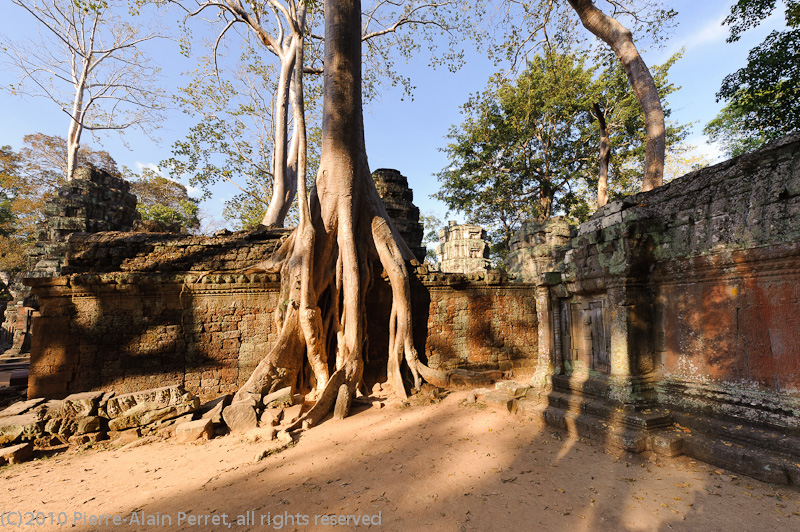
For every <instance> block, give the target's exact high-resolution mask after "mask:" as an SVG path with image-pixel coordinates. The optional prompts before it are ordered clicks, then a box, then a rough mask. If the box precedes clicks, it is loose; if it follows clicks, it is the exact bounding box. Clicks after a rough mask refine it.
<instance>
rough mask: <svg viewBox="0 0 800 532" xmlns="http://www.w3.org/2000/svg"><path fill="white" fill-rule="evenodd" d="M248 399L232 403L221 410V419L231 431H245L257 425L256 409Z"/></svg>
mask: <svg viewBox="0 0 800 532" xmlns="http://www.w3.org/2000/svg"><path fill="white" fill-rule="evenodd" d="M251 403H252V402H251V401H250V400H245V401H239V402H238V403H232V404H231V405H230V406H228V407H226V408H225V409H224V410H223V411H222V419H223V420H224V421H225V424H226V425H227V426H228V428H229V429H230V431H231V432H247V431H248V430H251V429H254V428H256V427H258V417H256V409H255V408H254V407H253V405H252V404H251Z"/></svg>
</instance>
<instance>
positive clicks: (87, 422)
mask: <svg viewBox="0 0 800 532" xmlns="http://www.w3.org/2000/svg"><path fill="white" fill-rule="evenodd" d="M101 421H102V420H101V418H100V417H98V416H89V417H82V418H80V419H78V420H76V423H75V431H74V432H75V434H86V433H88V432H99V431H100V428H101Z"/></svg>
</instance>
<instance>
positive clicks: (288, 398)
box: [262, 387, 292, 408]
mask: <svg viewBox="0 0 800 532" xmlns="http://www.w3.org/2000/svg"><path fill="white" fill-rule="evenodd" d="M262 402H263V403H264V406H266V407H267V408H270V407H279V406H291V404H292V388H291V387H286V388H283V389H281V390H278V391H277V392H272V393H271V394H268V395H265V396H264V398H263V399H262Z"/></svg>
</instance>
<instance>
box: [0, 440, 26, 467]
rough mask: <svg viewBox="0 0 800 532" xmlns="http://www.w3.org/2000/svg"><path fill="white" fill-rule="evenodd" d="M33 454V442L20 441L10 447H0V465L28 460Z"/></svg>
mask: <svg viewBox="0 0 800 532" xmlns="http://www.w3.org/2000/svg"><path fill="white" fill-rule="evenodd" d="M31 456H33V443H31V442H27V443H20V444H18V445H13V446H11V447H4V448H2V449H0V465H3V464H19V463H21V462H25V461H26V460H30V458H31Z"/></svg>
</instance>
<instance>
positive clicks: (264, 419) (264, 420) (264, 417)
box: [258, 408, 283, 427]
mask: <svg viewBox="0 0 800 532" xmlns="http://www.w3.org/2000/svg"><path fill="white" fill-rule="evenodd" d="M282 417H283V409H281V408H266V409H264V411H263V412H262V413H261V418H259V420H258V424H259V425H260V426H262V427H270V426H275V425H277V424H279V423H280V422H281V418H282Z"/></svg>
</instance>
